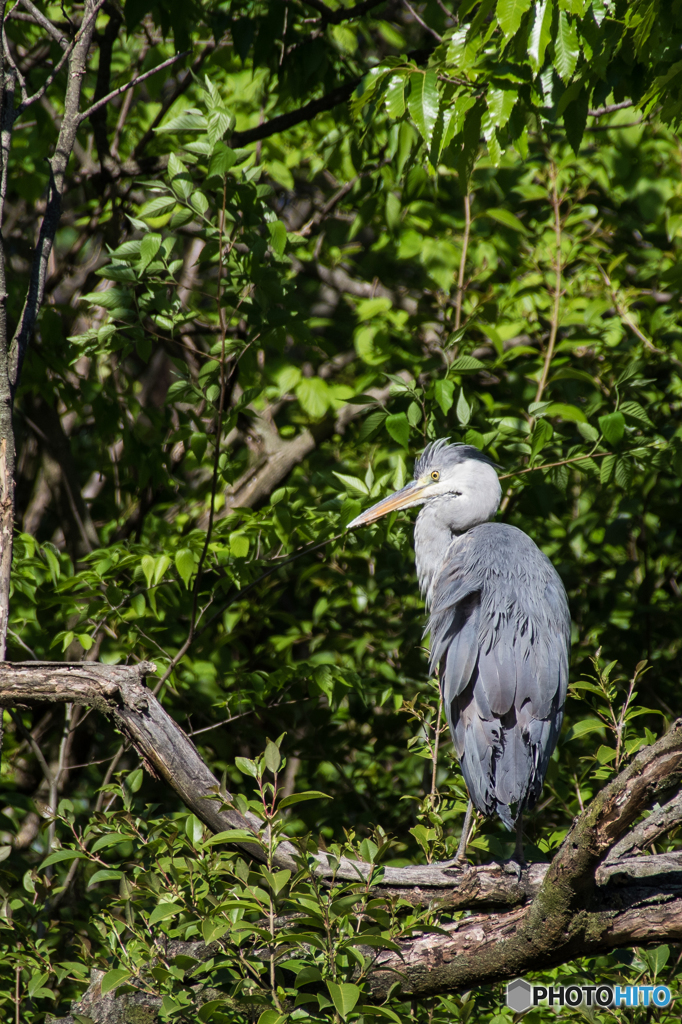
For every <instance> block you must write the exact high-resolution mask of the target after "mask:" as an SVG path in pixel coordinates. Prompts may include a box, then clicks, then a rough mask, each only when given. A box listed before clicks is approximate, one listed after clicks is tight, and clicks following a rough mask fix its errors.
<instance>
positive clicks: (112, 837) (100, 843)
mask: <svg viewBox="0 0 682 1024" xmlns="http://www.w3.org/2000/svg"><path fill="white" fill-rule="evenodd" d="M130 841H131V836H126V835H123V834H122V833H121V832H110V833H109V834H108V835H104V836H100V837H99V839H97V840H96V841H95V842H94V843H93V844H92V846H91V848H90V852H91V853H97V852H98V851H99V850H105V849H106V848H107V847H109V846H118V845H119V843H129V842H130Z"/></svg>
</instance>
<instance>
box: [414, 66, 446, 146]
mask: <svg viewBox="0 0 682 1024" xmlns="http://www.w3.org/2000/svg"><path fill="white" fill-rule="evenodd" d="M410 85H411V88H410V97H409V99H408V101H407V106H408V109H409V111H410V116H411V117H412V120H413V121H414V123H415V124H416V126H417V128H418V129H419V134H420V135H421V137H422V138H423V140H424V142H425V143H426V145H427V146H430V145H431V136H432V135H433V129H434V127H435V124H436V118H437V117H438V105H439V96H438V78H437V76H436V72H435V71H432V70H429V71H426V72H421V71H414V72H413V73H412V74H411V75H410Z"/></svg>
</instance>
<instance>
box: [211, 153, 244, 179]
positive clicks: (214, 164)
mask: <svg viewBox="0 0 682 1024" xmlns="http://www.w3.org/2000/svg"><path fill="white" fill-rule="evenodd" d="M236 161H237V155H236V153H235V151H234V150H233V149H230V148H229V146H224V145H223V146H219V147H218V149H217V150H216V152H215V153H214V154H213V156H212V157H211V162H210V164H209V165H208V174H207V177H208V178H214V177H215V178H222V177H223V176H224V175H225V174H227V172H228V171H229V170H230V168H231V167H233V166H234V164H235V163H236Z"/></svg>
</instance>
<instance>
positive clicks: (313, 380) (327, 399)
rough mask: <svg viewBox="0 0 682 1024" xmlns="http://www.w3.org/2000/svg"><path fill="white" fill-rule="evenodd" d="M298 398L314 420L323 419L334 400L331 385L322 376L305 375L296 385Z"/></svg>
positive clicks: (304, 409)
mask: <svg viewBox="0 0 682 1024" xmlns="http://www.w3.org/2000/svg"><path fill="white" fill-rule="evenodd" d="M296 398H297V399H298V401H299V403H300V405H301V408H302V409H303V411H304V412H306V413H307V414H308V416H310V418H311V419H313V420H320V419H322V417H323V416H324V414H325V413H326V411H327V409H328V408H329V406H330V404H331V401H332V395H331V392H330V390H329V386H328V385H327V382H326V381H324V380H322V378H321V377H303V378H302V379H301V381H300V383H299V384H298V385H297V386H296Z"/></svg>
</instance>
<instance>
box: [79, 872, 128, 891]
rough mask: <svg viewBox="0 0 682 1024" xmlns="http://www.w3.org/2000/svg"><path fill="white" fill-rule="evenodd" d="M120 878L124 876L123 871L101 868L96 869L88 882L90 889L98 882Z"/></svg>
mask: <svg viewBox="0 0 682 1024" xmlns="http://www.w3.org/2000/svg"><path fill="white" fill-rule="evenodd" d="M119 878H123V872H122V871H117V870H116V869H115V868H100V869H99V871H95V873H94V875H93V876H92V878H91V879H90V881H89V882H88V889H92V887H93V885H97V883H98V882H117V881H118V880H119Z"/></svg>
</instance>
